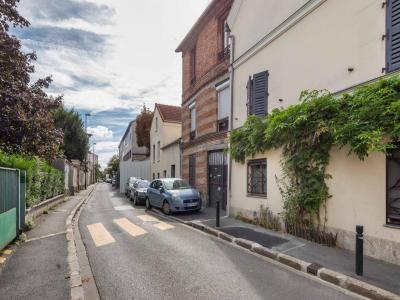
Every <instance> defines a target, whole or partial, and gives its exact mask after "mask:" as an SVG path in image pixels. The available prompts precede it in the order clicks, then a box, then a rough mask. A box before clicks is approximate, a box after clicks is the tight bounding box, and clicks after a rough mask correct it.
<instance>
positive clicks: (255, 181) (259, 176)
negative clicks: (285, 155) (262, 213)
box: [247, 159, 267, 195]
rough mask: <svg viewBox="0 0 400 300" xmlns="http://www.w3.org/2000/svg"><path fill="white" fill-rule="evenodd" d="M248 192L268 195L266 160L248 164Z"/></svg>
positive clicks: (251, 161) (252, 161) (253, 161)
mask: <svg viewBox="0 0 400 300" xmlns="http://www.w3.org/2000/svg"><path fill="white" fill-rule="evenodd" d="M247 192H248V193H249V194H256V195H266V194H267V163H266V160H265V159H257V160H250V161H249V162H248V163H247Z"/></svg>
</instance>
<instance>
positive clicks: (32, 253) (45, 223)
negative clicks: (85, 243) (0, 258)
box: [0, 189, 90, 299]
mask: <svg viewBox="0 0 400 300" xmlns="http://www.w3.org/2000/svg"><path fill="white" fill-rule="evenodd" d="M89 191H90V189H88V190H85V191H82V192H80V193H79V194H78V195H76V196H74V197H67V198H66V201H65V202H63V203H61V204H60V205H59V206H57V207H55V208H54V209H53V210H50V211H49V213H48V214H47V215H42V216H41V217H39V218H38V219H36V220H35V227H34V228H33V229H32V230H31V231H29V232H28V233H27V241H26V242H25V243H23V244H22V245H20V246H19V247H17V249H16V252H15V253H14V254H13V255H12V256H11V257H10V258H9V260H8V261H7V262H6V265H5V267H4V269H2V270H0V299H24V298H27V299H28V298H29V299H69V298H70V283H69V276H68V274H69V266H68V261H67V239H66V227H65V221H66V219H67V217H68V215H69V214H70V213H71V211H72V210H73V208H74V207H75V206H76V205H77V204H78V203H79V201H80V200H81V199H82V197H85V196H86V194H87V193H88V192H89Z"/></svg>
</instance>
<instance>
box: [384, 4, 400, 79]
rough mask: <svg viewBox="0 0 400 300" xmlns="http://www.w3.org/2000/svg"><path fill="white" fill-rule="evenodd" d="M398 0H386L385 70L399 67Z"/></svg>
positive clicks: (399, 28)
mask: <svg viewBox="0 0 400 300" xmlns="http://www.w3.org/2000/svg"><path fill="white" fill-rule="evenodd" d="M399 4H400V0H390V1H386V33H387V34H386V71H387V72H391V71H394V70H397V69H399V68H400V55H399V51H398V49H399V46H400V39H399V37H400V22H399V21H400V5H399Z"/></svg>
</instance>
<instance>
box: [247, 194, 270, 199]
mask: <svg viewBox="0 0 400 300" xmlns="http://www.w3.org/2000/svg"><path fill="white" fill-rule="evenodd" d="M246 196H247V197H251V198H263V199H267V194H265V195H261V194H251V193H247V194H246Z"/></svg>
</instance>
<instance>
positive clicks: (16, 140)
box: [0, 0, 62, 160]
mask: <svg viewBox="0 0 400 300" xmlns="http://www.w3.org/2000/svg"><path fill="white" fill-rule="evenodd" d="M18 2H19V0H0V62H1V63H0V149H1V150H3V151H6V152H11V153H19V154H25V155H37V156H40V157H42V158H45V159H48V160H50V159H52V158H54V157H55V156H56V155H57V153H58V148H59V145H60V144H61V143H62V132H61V131H60V130H59V129H57V128H56V127H55V126H54V119H53V116H52V112H53V111H54V110H55V109H57V108H58V107H60V106H61V104H62V98H61V97H56V98H54V97H50V96H48V95H47V94H46V92H45V91H44V89H46V88H48V86H49V84H50V83H51V81H52V80H51V78H50V77H46V78H44V79H39V80H37V81H36V82H34V83H31V82H30V74H32V73H34V71H35V69H34V66H33V64H32V63H33V62H34V61H35V60H36V55H35V53H24V52H22V51H21V43H20V41H19V40H18V39H17V38H16V37H15V36H10V34H9V27H10V25H11V26H13V27H21V28H23V27H27V26H29V22H28V21H27V20H26V19H25V18H23V17H22V16H20V15H19V13H18V11H17V8H16V6H17V3H18Z"/></svg>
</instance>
